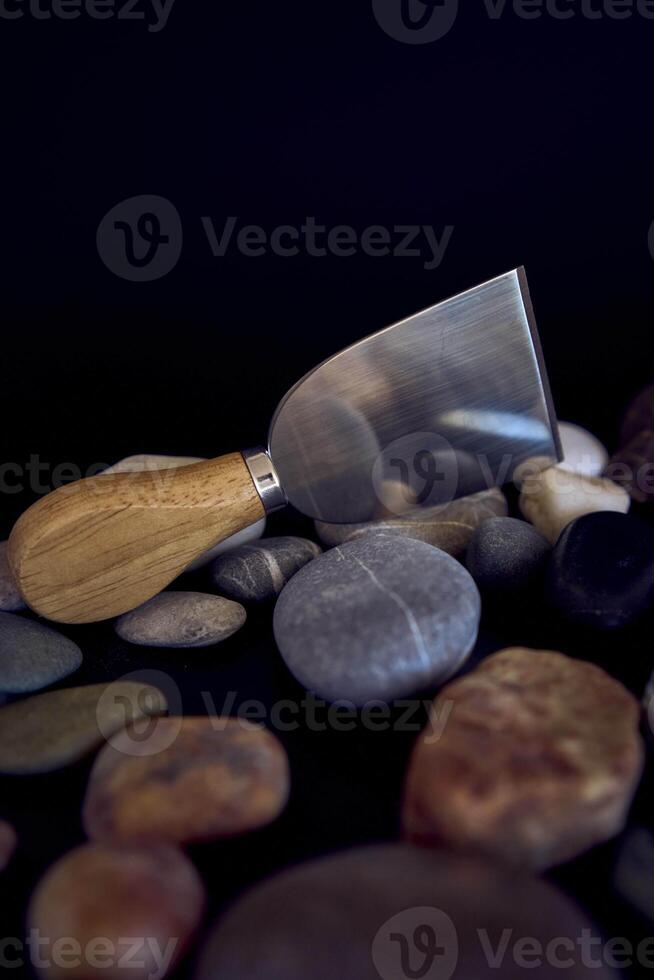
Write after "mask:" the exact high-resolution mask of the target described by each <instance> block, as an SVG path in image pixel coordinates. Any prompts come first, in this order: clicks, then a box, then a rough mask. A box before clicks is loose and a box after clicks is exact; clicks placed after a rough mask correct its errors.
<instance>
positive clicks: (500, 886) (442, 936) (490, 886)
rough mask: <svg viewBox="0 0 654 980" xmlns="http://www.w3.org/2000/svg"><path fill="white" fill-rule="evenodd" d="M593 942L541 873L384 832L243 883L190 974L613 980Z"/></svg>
mask: <svg viewBox="0 0 654 980" xmlns="http://www.w3.org/2000/svg"><path fill="white" fill-rule="evenodd" d="M583 936H585V937H586V939H587V942H590V943H591V944H592V945H591V946H590V949H591V950H593V955H594V956H595V957H596V961H595V963H594V968H593V969H592V970H589V967H588V965H587V964H588V959H587V956H588V946H586V948H584V947H582V946H581V945H580V944H579V943H578V942H576V939H577V937H583ZM561 937H566V939H565V941H564V944H563V948H562V947H561V942H562V939H561ZM602 944H603V940H602V936H601V933H600V932H599V930H598V929H597V927H596V926H594V925H593V923H592V922H591V921H589V919H588V918H587V917H586V915H585V914H584V913H583V912H582V911H581V910H580V909H579V908H578V906H576V905H575V904H574V903H573V902H572V901H571V900H570V899H569V898H567V897H566V896H565V895H564V894H562V893H561V892H560V891H558V890H557V889H556V888H555V887H554V886H553V885H552V884H550V883H549V882H547V881H543V880H540V879H539V878H537V877H535V876H531V875H523V874H516V873H509V872H507V871H505V870H503V869H502V868H499V867H495V866H493V865H492V864H487V863H485V862H481V861H474V860H472V859H470V858H467V859H465V858H460V857H457V856H455V855H453V854H449V853H447V852H446V851H442V852H438V853H430V852H428V851H424V850H420V849H418V848H413V847H408V846H406V845H401V844H386V845H377V846H372V847H361V848H354V849H352V850H349V851H346V852H345V853H340V854H333V855H329V856H328V857H323V858H319V859H318V860H313V861H310V862H307V863H305V864H302V865H300V866H299V867H296V868H292V869H290V870H288V871H284V872H282V873H280V874H277V875H275V876H274V877H273V878H271V879H268V880H267V881H264V882H263V883H261V884H259V885H257V886H255V887H254V888H252V889H251V890H250V891H249V892H247V893H246V894H245V895H244V896H243V897H241V898H239V899H237V901H236V902H235V903H234V904H233V905H232V906H231V908H228V909H227V910H226V912H224V913H223V914H222V915H221V917H220V918H219V919H218V921H217V922H216V924H215V926H214V927H213V930H212V932H211V933H210V935H209V939H208V941H207V944H206V946H205V948H204V950H203V951H202V953H201V955H200V959H199V964H198V969H197V972H196V974H195V980H223V978H224V980H409V978H414V980H415V978H422V980H450V978H452V980H525V976H529V975H530V974H531V975H535V976H537V977H538V978H539V980H544V978H545V980H557V978H558V980H560V978H561V977H562V976H563V977H565V978H566V980H589V977H591V976H592V977H595V978H596V980H609V978H613V980H615V974H614V973H613V972H612V971H611V970H610V969H609V968H608V967H606V966H605V965H604V964H603V963H602V960H601V955H600V950H601V948H602ZM546 951H550V952H549V953H547V952H546ZM555 954H558V956H557V955H555ZM562 962H564V963H565V969H562V968H561V963H562ZM535 965H536V966H537V969H534V966H535ZM618 972H620V971H618Z"/></svg>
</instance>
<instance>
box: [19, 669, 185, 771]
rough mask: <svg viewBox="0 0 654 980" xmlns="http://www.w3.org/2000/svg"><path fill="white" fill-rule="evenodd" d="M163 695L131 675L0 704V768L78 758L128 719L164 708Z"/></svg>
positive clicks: (43, 766) (49, 767) (39, 767)
mask: <svg viewBox="0 0 654 980" xmlns="http://www.w3.org/2000/svg"><path fill="white" fill-rule="evenodd" d="M166 707H167V706H166V698H165V697H164V695H163V693H162V692H161V691H160V690H159V689H158V688H156V687H152V686H151V685H149V684H139V683H136V682H134V681H115V682H114V683H112V684H89V685H87V686H85V687H71V688H66V689H65V690H61V691H48V692H46V693H45V694H36V695H34V697H31V698H25V699H24V700H22V701H15V702H13V703H12V704H7V705H4V706H3V707H1V708H0V773H6V774H10V775H31V774H33V773H42V772H52V771H53V770H56V769H61V768H63V767H64V766H67V765H70V764H71V763H73V762H77V760H79V759H81V758H83V757H84V756H85V755H87V754H88V753H89V752H91V751H93V749H95V748H97V747H98V746H99V745H102V743H103V741H105V739H107V738H110V737H111V736H112V735H113V734H114V733H115V732H117V731H119V730H120V729H121V728H123V727H124V726H125V725H126V724H128V723H129V722H132V721H133V720H134V719H136V718H144V717H147V716H153V715H158V714H163V713H164V712H165V711H166Z"/></svg>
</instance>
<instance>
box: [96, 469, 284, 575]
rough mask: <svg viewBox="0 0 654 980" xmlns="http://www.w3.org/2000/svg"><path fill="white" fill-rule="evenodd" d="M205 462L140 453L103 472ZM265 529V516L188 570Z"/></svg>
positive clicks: (209, 560) (207, 561) (244, 542)
mask: <svg viewBox="0 0 654 980" xmlns="http://www.w3.org/2000/svg"><path fill="white" fill-rule="evenodd" d="M204 462H206V457H204V456H160V455H157V454H156V453H138V454H137V455H136V456H126V457H125V459H121V460H119V462H117V463H114V465H113V466H108V467H107V469H106V470H103V471H102V474H103V475H106V474H107V473H141V472H143V470H148V471H150V472H152V471H153V470H156V471H158V470H170V469H176V468H177V467H179V466H190V465H191V463H204ZM265 530H266V518H265V517H263V518H262V519H261V520H260V521H257V522H256V523H255V524H251V525H250V526H249V527H246V528H244V529H243V530H242V531H239V532H238V533H237V534H232V535H231V537H229V538H225V540H224V541H221V542H220V544H217V545H216V546H215V547H213V548H209V550H208V551H205V552H204V554H202V555H200V556H199V557H198V558H196V559H195V561H192V562H191V564H190V565H189V566H188V568H187V569H186V571H187V572H194V571H196V570H197V569H198V568H203V567H204V566H205V565H208V564H209V562H211V561H213V560H214V558H216V557H217V556H218V555H222V554H223V553H224V552H225V551H230V550H231V549H232V548H238V547H240V545H242V544H249V543H250V542H251V541H256V540H257V539H258V538H260V537H261V535H262V534H263V533H264V531H265Z"/></svg>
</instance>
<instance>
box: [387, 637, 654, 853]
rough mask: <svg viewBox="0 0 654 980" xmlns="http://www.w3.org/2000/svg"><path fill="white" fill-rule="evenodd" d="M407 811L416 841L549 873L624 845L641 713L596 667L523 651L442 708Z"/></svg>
mask: <svg viewBox="0 0 654 980" xmlns="http://www.w3.org/2000/svg"><path fill="white" fill-rule="evenodd" d="M445 707H448V708H449V715H448V718H447V723H446V724H445V726H444V727H443V728H442V730H441V731H440V732H439V737H438V738H437V737H436V734H435V731H434V730H433V726H429V727H428V728H426V729H425V731H424V733H423V734H422V735H421V736H420V738H419V740H418V742H417V744H416V747H415V749H414V752H413V756H412V758H411V762H410V766H409V770H408V776H407V783H406V791H405V800H404V807H403V825H404V829H405V832H406V834H407V836H408V837H409V839H411V840H412V841H414V842H419V843H421V844H426V845H437V846H441V845H445V846H448V847H452V848H454V849H463V850H466V851H470V852H474V851H477V852H479V853H481V854H484V855H486V856H488V857H492V858H498V859H501V860H503V861H506V862H508V863H511V864H517V865H521V866H524V867H528V868H533V869H544V868H548V867H550V866H551V865H555V864H559V863H560V862H562V861H567V860H569V859H570V858H573V857H576V856H577V855H578V854H581V853H582V852H583V851H586V850H587V849H588V848H590V847H592V846H593V845H595V844H597V843H599V842H601V841H605V840H608V839H609V838H610V837H613V836H614V835H615V834H617V833H619V832H620V831H621V830H622V828H623V826H624V823H625V820H626V817H627V813H628V810H629V806H630V804H631V801H632V798H633V795H634V792H635V789H636V786H637V784H638V781H639V779H640V774H641V771H642V767H643V744H642V739H641V737H640V735H639V732H638V726H639V721H640V709H639V705H638V702H637V701H636V699H635V698H634V697H633V696H632V695H631V694H630V693H629V691H627V690H626V688H624V687H623V686H622V685H621V684H619V683H618V682H617V681H615V680H613V678H611V677H609V675H608V674H606V673H605V672H604V671H603V670H601V669H600V668H599V667H596V666H595V665H594V664H589V663H584V662H583V661H580V660H573V659H572V658H570V657H566V656H564V655H563V654H561V653H554V652H551V651H548V650H527V649H523V648H513V649H508V650H503V651H501V652H500V653H497V654H494V655H493V656H491V657H488V658H487V659H486V660H484V661H482V663H481V664H480V666H479V667H477V668H476V669H475V670H474V671H472V673H470V674H468V675H467V676H465V677H463V678H460V679H459V680H456V681H453V682H452V683H451V684H448V686H447V687H446V688H445V689H444V690H443V691H441V692H440V694H439V696H438V697H437V698H436V701H435V702H434V708H435V717H439V714H440V713H442V711H443V710H444V709H445Z"/></svg>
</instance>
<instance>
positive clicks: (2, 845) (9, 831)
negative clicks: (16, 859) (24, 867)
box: [0, 820, 18, 871]
mask: <svg viewBox="0 0 654 980" xmlns="http://www.w3.org/2000/svg"><path fill="white" fill-rule="evenodd" d="M17 843H18V838H17V836H16V831H15V830H14V828H13V827H12V826H11V824H10V823H8V822H7V821H6V820H0V871H4V869H5V868H6V867H7V865H8V864H9V862H10V861H11V858H12V855H13V853H14V851H15V850H16V845H17Z"/></svg>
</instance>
